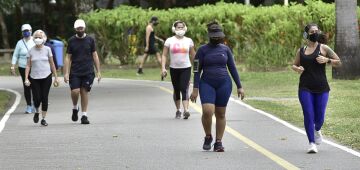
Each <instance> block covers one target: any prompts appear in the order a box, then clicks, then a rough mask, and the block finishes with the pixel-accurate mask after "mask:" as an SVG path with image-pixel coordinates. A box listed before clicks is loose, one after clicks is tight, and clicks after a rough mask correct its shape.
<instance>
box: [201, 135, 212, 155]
mask: <svg viewBox="0 0 360 170" xmlns="http://www.w3.org/2000/svg"><path fill="white" fill-rule="evenodd" d="M212 141H213V138H212V136H211V135H210V136H205V138H204V144H203V149H204V150H207V151H208V150H210V149H211V142H212Z"/></svg>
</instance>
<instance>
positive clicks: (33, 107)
mask: <svg viewBox="0 0 360 170" xmlns="http://www.w3.org/2000/svg"><path fill="white" fill-rule="evenodd" d="M35 112H36V108H35V106H34V105H32V106H31V113H35Z"/></svg>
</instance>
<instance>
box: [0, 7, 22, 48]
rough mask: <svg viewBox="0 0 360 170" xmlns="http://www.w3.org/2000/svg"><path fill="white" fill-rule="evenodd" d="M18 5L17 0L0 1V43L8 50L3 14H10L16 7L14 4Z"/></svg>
mask: <svg viewBox="0 0 360 170" xmlns="http://www.w3.org/2000/svg"><path fill="white" fill-rule="evenodd" d="M18 3H19V0H1V1H0V28H1V35H2V43H3V45H4V48H10V45H9V38H8V33H7V28H6V23H5V21H4V14H6V13H10V11H11V10H12V9H14V8H15V7H16V4H18Z"/></svg>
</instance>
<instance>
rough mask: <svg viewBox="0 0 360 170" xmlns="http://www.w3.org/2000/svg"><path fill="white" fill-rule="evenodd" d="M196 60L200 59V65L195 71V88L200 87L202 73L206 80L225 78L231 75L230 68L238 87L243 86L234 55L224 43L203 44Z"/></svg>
mask: <svg viewBox="0 0 360 170" xmlns="http://www.w3.org/2000/svg"><path fill="white" fill-rule="evenodd" d="M195 60H198V61H199V66H198V72H195V73H194V88H199V80H200V75H201V79H203V80H205V81H206V80H210V81H211V80H223V79H225V78H227V77H229V73H228V69H229V71H230V74H231V76H232V78H233V79H234V81H235V83H236V86H237V88H241V83H240V77H239V74H238V72H237V70H236V67H235V62H234V57H233V55H232V53H231V50H230V48H229V47H228V46H226V45H224V44H218V45H212V44H206V45H202V46H201V47H200V48H199V49H198V50H197V52H196V55H195ZM201 73H202V74H201Z"/></svg>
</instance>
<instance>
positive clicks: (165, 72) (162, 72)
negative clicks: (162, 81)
mask: <svg viewBox="0 0 360 170" xmlns="http://www.w3.org/2000/svg"><path fill="white" fill-rule="evenodd" d="M161 76H162V77H164V78H165V77H166V76H167V70H166V69H163V70H162V71H161Z"/></svg>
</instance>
